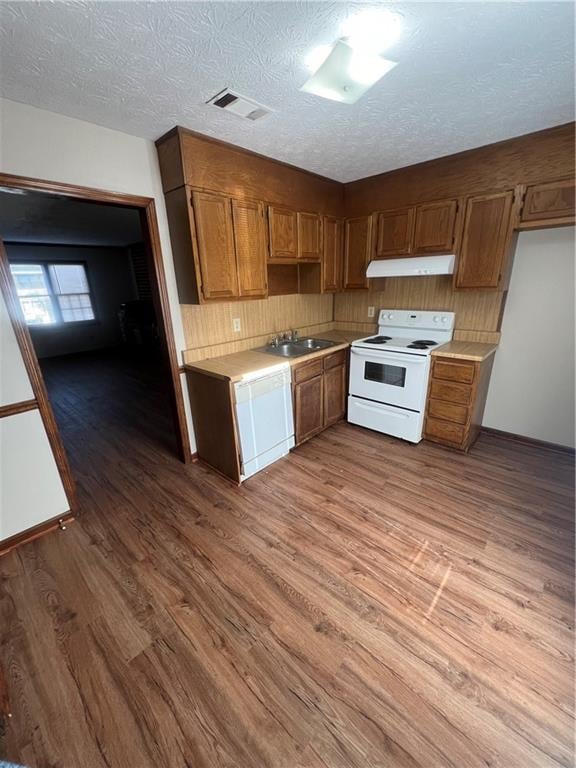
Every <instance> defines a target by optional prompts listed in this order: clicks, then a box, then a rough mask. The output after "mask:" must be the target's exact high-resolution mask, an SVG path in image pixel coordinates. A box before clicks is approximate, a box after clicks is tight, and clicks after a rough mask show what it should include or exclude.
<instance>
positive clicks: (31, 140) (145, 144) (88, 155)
mask: <svg viewBox="0 0 576 768" xmlns="http://www.w3.org/2000/svg"><path fill="white" fill-rule="evenodd" d="M0 169H1V170H2V171H3V172H4V173H14V174H18V175H20V176H31V177H33V178H39V179H50V180H52V181H61V182H67V183H69V184H79V185H82V186H87V187H96V188H99V189H105V190H111V191H114V192H125V193H128V194H136V195H143V196H144V197H153V198H154V200H155V203H156V212H157V216H158V228H159V233H160V243H161V247H162V255H163V259H164V271H165V274H166V282H167V288H168V298H169V302H170V311H171V316H172V325H173V328H174V336H175V339H176V350H177V353H178V355H179V356H180V352H181V351H182V350H183V349H185V344H184V332H183V329H182V318H181V315H180V307H179V302H178V293H177V290H176V279H175V276H174V265H173V260H172V250H171V248H170V236H169V232H168V221H167V218H166V208H165V205H164V195H163V192H162V184H161V180H160V169H159V167H158V157H157V154H156V147H155V146H154V143H153V142H152V141H148V140H146V139H141V138H138V137H136V136H129V135H128V134H125V133H120V132H119V131H113V130H110V129H109V128H103V127H101V126H99V125H94V124H93V123H86V122H84V121H82V120H76V119H74V118H71V117H66V116H64V115H58V114H56V113H54V112H47V111H45V110H41V109H36V108H35V107H31V106H28V105H26V104H18V103H17V102H14V101H9V100H7V99H0ZM182 386H183V389H184V403H185V406H186V409H187V415H188V429H189V431H190V436H191V449H192V451H195V450H196V447H195V441H194V437H193V435H194V432H193V427H192V420H191V418H190V412H189V403H188V394H187V390H186V381H185V378H184V377H182Z"/></svg>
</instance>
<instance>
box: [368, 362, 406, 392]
mask: <svg viewBox="0 0 576 768" xmlns="http://www.w3.org/2000/svg"><path fill="white" fill-rule="evenodd" d="M364 379H365V380H366V381H375V382H376V383H378V384H388V385H389V386H391V387H404V386H405V382H406V368H403V367H402V366H401V365H389V364H388V363H365V364H364Z"/></svg>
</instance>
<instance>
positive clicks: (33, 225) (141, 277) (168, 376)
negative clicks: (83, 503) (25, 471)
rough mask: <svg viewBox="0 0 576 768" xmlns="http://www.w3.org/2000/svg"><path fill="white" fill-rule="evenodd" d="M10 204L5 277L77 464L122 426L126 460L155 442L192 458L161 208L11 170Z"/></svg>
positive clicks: (3, 185) (163, 452) (3, 225)
mask: <svg viewBox="0 0 576 768" xmlns="http://www.w3.org/2000/svg"><path fill="white" fill-rule="evenodd" d="M0 198H1V200H0V209H1V213H0V236H1V237H2V238H3V240H4V241H5V242H4V250H5V253H6V255H5V256H4V257H3V258H4V259H7V261H8V264H6V265H5V266H6V267H7V268H8V269H6V270H4V272H5V273H6V272H8V271H9V275H10V280H11V283H12V286H11V287H12V289H13V291H15V293H16V294H17V296H18V302H19V308H18V310H19V311H18V310H17V311H18V314H19V318H18V321H19V322H20V324H21V325H22V326H23V333H25V335H26V336H27V337H28V339H29V340H30V341H31V344H29V345H28V352H29V354H30V356H31V357H34V360H33V363H34V364H35V365H38V370H39V371H40V375H41V377H42V378H43V379H44V383H45V385H46V387H47V390H48V397H49V400H50V404H51V405H52V408H53V410H54V412H55V414H56V421H57V424H58V428H59V431H60V433H61V436H62V437H63V440H64V446H65V448H66V450H67V453H68V455H69V457H70V458H71V460H72V461H71V463H72V466H73V467H76V468H78V465H77V463H76V461H75V455H74V454H75V453H76V452H77V453H78V455H80V454H82V455H83V457H84V458H83V461H89V457H88V456H87V454H86V452H85V451H84V452H83V451H81V450H79V449H80V447H82V448H84V447H85V443H86V440H87V437H88V435H90V436H94V438H96V436H97V434H98V432H99V431H101V430H106V431H107V432H108V437H109V438H110V430H114V429H116V428H118V430H119V431H118V444H119V445H120V444H121V445H122V446H123V456H124V458H129V455H130V451H131V450H132V451H137V448H138V445H139V443H147V444H148V445H149V446H150V447H151V449H152V450H154V451H156V452H157V455H158V457H162V456H166V457H168V456H176V457H178V459H180V460H181V461H184V462H186V461H189V460H190V458H191V456H190V448H189V436H188V430H187V424H186V417H185V411H184V403H183V397H182V389H181V383H180V371H179V366H178V363H177V357H176V349H175V344H174V337H173V333H172V326H171V319H170V315H169V308H168V300H167V292H166V284H165V278H164V272H163V265H162V260H161V253H160V247H159V238H158V231H157V222H156V215H155V209H154V201H153V200H152V199H150V198H141V197H135V196H129V195H122V194H117V193H109V192H104V191H100V190H93V189H87V188H81V187H74V186H69V185H61V184H57V183H53V182H42V181H37V180H31V179H24V178H22V177H17V176H7V175H2V174H0ZM0 250H1V249H0ZM0 258H2V256H0ZM80 471H83V469H81V470H80ZM63 480H64V478H63ZM68 481H69V482H70V478H68Z"/></svg>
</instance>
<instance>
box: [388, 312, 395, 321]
mask: <svg viewBox="0 0 576 768" xmlns="http://www.w3.org/2000/svg"><path fill="white" fill-rule="evenodd" d="M393 317H394V315H393V314H392V312H389V313H388V320H392V319H393Z"/></svg>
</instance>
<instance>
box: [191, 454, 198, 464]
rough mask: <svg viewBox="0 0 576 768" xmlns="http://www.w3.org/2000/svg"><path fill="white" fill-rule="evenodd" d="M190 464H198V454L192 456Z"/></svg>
mask: <svg viewBox="0 0 576 768" xmlns="http://www.w3.org/2000/svg"><path fill="white" fill-rule="evenodd" d="M190 462H191V463H192V464H198V452H196V453H191V454H190Z"/></svg>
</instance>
